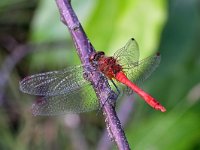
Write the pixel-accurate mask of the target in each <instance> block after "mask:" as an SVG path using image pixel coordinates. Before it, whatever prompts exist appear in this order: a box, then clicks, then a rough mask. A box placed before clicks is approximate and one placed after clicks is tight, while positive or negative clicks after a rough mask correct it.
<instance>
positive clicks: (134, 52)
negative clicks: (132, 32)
mask: <svg viewBox="0 0 200 150" xmlns="http://www.w3.org/2000/svg"><path fill="white" fill-rule="evenodd" d="M139 55H140V53H139V47H138V44H137V42H136V40H135V39H133V38H131V39H130V40H129V41H128V42H127V43H126V45H125V46H124V47H123V48H121V49H119V50H118V51H116V52H115V53H114V58H115V59H116V60H117V61H118V63H119V64H120V65H122V66H123V65H127V64H135V63H137V62H138V61H139Z"/></svg>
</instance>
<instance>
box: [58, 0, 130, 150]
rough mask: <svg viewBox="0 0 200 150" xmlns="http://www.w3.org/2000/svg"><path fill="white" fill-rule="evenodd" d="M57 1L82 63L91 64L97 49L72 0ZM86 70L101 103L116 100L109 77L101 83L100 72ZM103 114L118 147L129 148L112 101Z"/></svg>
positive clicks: (125, 149)
mask: <svg viewBox="0 0 200 150" xmlns="http://www.w3.org/2000/svg"><path fill="white" fill-rule="evenodd" d="M56 3H57V6H58V8H59V11H60V15H61V21H62V22H63V23H64V24H65V25H66V26H67V27H68V29H69V32H70V33H71V36H72V38H73V41H74V44H75V47H76V50H77V53H78V55H79V57H80V59H81V62H82V64H89V56H90V55H91V53H93V52H95V49H94V47H93V46H92V44H91V43H90V42H89V40H88V38H87V36H86V34H85V32H84V30H83V28H82V26H81V24H80V22H79V20H78V18H77V16H76V14H75V13H74V11H73V9H72V7H71V4H70V0H56ZM84 70H85V72H86V73H87V75H88V80H90V81H91V83H92V85H93V87H94V90H95V92H96V93H97V97H98V99H99V101H100V103H101V104H104V102H105V101H106V100H107V98H108V95H109V98H110V101H112V102H115V100H116V94H115V93H114V92H113V91H112V90H111V88H110V86H109V84H108V81H107V79H105V78H104V80H101V83H100V84H99V83H98V82H99V79H102V75H101V74H100V73H98V72H93V73H92V74H91V73H89V70H92V67H90V68H84ZM95 85H98V86H95ZM110 95H113V96H110ZM103 114H104V117H105V122H106V126H107V129H108V131H109V133H110V137H111V138H112V139H113V140H114V141H115V143H116V144H117V147H118V149H120V150H129V149H130V148H129V144H128V142H127V139H126V137H125V133H124V131H123V129H122V126H121V123H120V120H119V118H118V116H117V114H116V111H115V107H114V106H113V105H112V104H110V103H106V104H105V105H104V107H103Z"/></svg>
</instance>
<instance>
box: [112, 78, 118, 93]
mask: <svg viewBox="0 0 200 150" xmlns="http://www.w3.org/2000/svg"><path fill="white" fill-rule="evenodd" d="M111 82H112V84H113V85H114V87H115V88H116V90H117V97H118V96H119V95H120V90H119V89H118V87H117V85H116V84H115V82H114V81H113V80H112V79H111Z"/></svg>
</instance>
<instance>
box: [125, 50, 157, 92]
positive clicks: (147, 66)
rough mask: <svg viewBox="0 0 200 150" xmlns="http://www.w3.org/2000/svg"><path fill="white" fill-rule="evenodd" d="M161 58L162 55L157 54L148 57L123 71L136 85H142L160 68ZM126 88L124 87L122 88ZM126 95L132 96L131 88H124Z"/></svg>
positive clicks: (126, 66)
mask: <svg viewBox="0 0 200 150" xmlns="http://www.w3.org/2000/svg"><path fill="white" fill-rule="evenodd" d="M160 60H161V57H160V54H156V55H153V56H150V57H147V58H145V59H143V60H141V61H139V62H138V63H132V64H131V63H130V64H128V65H124V66H123V71H124V72H125V74H126V76H127V77H128V79H130V80H131V81H132V82H133V83H135V84H140V83H142V82H143V81H144V80H146V79H147V78H148V77H149V76H150V75H151V74H152V73H153V72H154V71H155V69H156V68H157V67H158V65H159V63H160ZM122 88H124V86H123V87H122ZM124 89H125V91H124V92H125V93H127V94H131V93H132V90H131V89H129V88H124Z"/></svg>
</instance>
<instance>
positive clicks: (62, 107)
mask: <svg viewBox="0 0 200 150" xmlns="http://www.w3.org/2000/svg"><path fill="white" fill-rule="evenodd" d="M139 55H140V53H139V47H138V44H137V42H136V40H135V39H134V38H131V39H130V40H129V41H128V42H127V43H126V45H125V46H124V47H122V48H121V49H119V50H117V51H116V52H115V53H114V55H113V56H110V57H108V56H105V53H104V52H103V51H98V52H94V53H93V54H91V56H90V57H89V64H84V65H77V66H73V67H69V68H66V69H63V70H59V71H50V72H45V73H40V74H35V75H31V76H27V77H25V78H24V79H22V80H21V81H20V83H19V86H20V90H21V91H22V92H24V93H27V94H31V95H36V96H38V97H39V98H38V99H37V100H36V101H35V102H34V103H33V105H32V113H33V115H59V114H66V113H81V112H87V111H92V110H97V109H99V108H100V107H101V105H100V103H99V100H98V99H97V96H96V93H95V91H94V89H93V87H92V85H91V82H89V81H87V80H86V79H85V78H84V75H83V74H84V69H83V68H84V67H87V65H90V66H92V67H94V68H95V69H94V71H98V72H99V73H101V74H102V75H103V76H104V77H106V78H107V79H109V80H110V81H112V83H113V84H117V85H115V87H116V88H117V91H118V92H120V90H121V89H120V90H119V89H118V85H119V84H122V85H125V86H126V87H127V89H128V90H123V91H126V93H127V94H131V93H133V92H135V93H137V94H138V95H139V96H140V97H141V98H142V99H143V100H144V101H145V102H146V103H147V104H149V105H150V106H151V107H153V108H154V109H156V110H160V111H161V112H165V111H166V109H165V107H163V106H162V105H161V104H160V103H159V102H158V101H157V100H156V99H155V98H153V97H152V96H151V95H150V94H148V93H146V92H145V91H143V90H142V89H141V88H139V87H138V85H137V84H139V83H141V82H143V81H144V80H146V79H147V78H148V77H149V76H150V75H151V74H152V73H153V72H154V70H155V69H156V68H157V67H158V65H159V63H160V59H161V57H160V54H159V53H157V54H154V55H152V56H150V57H147V58H144V59H142V60H139V57H140V56H139ZM113 80H115V82H113Z"/></svg>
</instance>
